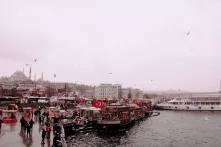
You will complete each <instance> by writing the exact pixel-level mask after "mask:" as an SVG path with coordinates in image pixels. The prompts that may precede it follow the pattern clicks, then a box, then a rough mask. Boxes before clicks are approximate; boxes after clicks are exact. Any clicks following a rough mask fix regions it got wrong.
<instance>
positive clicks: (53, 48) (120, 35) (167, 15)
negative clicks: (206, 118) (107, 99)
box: [0, 0, 221, 91]
mask: <svg viewBox="0 0 221 147" xmlns="http://www.w3.org/2000/svg"><path fill="white" fill-rule="evenodd" d="M220 17H221V1H219V0H210V1H208V0H196V1H192V0H179V1H176V0H168V1H163V0H157V1H151V0H138V1H135V0H112V1H98V0H96V1H94V0H82V1H76V0H65V1H56V0H53V1H52V0H48V1H42V0H39V1H28V0H20V1H16V0H11V1H8V0H2V1H0V21H1V23H0V67H1V70H0V71H1V72H0V76H10V75H11V74H12V73H13V72H15V71H16V70H20V71H22V69H23V68H24V70H25V73H26V74H27V73H28V71H29V67H28V66H26V64H29V65H30V64H31V65H32V77H33V76H34V73H36V74H37V78H40V76H41V73H42V72H43V73H44V78H45V79H47V80H51V81H54V80H55V81H63V82H73V83H75V82H77V83H82V84H90V85H97V84H99V83H120V84H122V85H123V86H124V87H129V86H131V87H135V88H140V89H142V90H169V89H175V90H177V89H180V90H183V91H218V90H219V86H220V84H219V82H220V80H221V68H219V63H221V58H220V56H221V49H220V47H221V29H220V26H221V20H219V18H220ZM34 59H37V62H36V63H35V62H34ZM54 74H56V75H57V76H56V79H54V77H53V75H54Z"/></svg>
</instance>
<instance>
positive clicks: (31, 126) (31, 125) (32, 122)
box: [29, 119, 34, 132]
mask: <svg viewBox="0 0 221 147" xmlns="http://www.w3.org/2000/svg"><path fill="white" fill-rule="evenodd" d="M33 124H34V121H33V120H32V119H31V120H30V121H29V125H30V129H31V130H30V131H31V132H32V128H33Z"/></svg>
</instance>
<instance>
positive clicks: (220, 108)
mask: <svg viewBox="0 0 221 147" xmlns="http://www.w3.org/2000/svg"><path fill="white" fill-rule="evenodd" d="M156 108H157V109H160V110H185V111H221V105H171V104H158V105H157V106H156Z"/></svg>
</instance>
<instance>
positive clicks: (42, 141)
mask: <svg viewBox="0 0 221 147" xmlns="http://www.w3.org/2000/svg"><path fill="white" fill-rule="evenodd" d="M46 133H47V131H46V126H43V128H42V134H41V138H42V140H41V144H45V136H46Z"/></svg>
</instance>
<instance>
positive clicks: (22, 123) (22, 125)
mask: <svg viewBox="0 0 221 147" xmlns="http://www.w3.org/2000/svg"><path fill="white" fill-rule="evenodd" d="M24 121H25V119H24V117H23V116H22V117H21V119H20V124H21V131H24Z"/></svg>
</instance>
